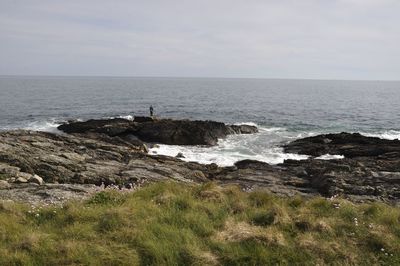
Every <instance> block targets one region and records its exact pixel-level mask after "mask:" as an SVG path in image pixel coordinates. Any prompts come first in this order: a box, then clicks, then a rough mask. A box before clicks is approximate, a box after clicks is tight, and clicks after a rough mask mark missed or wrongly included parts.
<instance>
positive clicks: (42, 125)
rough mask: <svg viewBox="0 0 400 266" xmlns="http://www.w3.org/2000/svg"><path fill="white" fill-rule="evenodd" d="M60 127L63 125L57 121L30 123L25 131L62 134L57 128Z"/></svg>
mask: <svg viewBox="0 0 400 266" xmlns="http://www.w3.org/2000/svg"><path fill="white" fill-rule="evenodd" d="M59 125H61V123H60V122H59V121H56V120H48V121H35V122H32V123H29V124H28V125H27V126H26V127H24V128H23V129H26V130H34V131H44V132H51V133H61V131H59V130H58V129H57V127H58V126H59Z"/></svg>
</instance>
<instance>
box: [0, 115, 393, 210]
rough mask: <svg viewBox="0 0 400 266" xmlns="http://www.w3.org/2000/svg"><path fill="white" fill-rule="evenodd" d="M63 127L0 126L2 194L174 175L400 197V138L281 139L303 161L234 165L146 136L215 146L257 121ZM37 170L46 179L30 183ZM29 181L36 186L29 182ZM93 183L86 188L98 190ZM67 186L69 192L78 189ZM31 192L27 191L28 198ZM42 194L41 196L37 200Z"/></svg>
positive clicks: (370, 197) (362, 197)
mask: <svg viewBox="0 0 400 266" xmlns="http://www.w3.org/2000/svg"><path fill="white" fill-rule="evenodd" d="M63 129H64V130H66V131H69V133H66V134H53V133H45V132H34V131H24V130H16V131H5V132H0V144H1V145H2V149H1V151H0V165H1V167H0V174H1V176H2V178H1V179H2V186H3V189H0V195H2V194H3V196H0V197H1V198H3V199H5V198H7V197H10V195H12V194H13V193H10V191H12V190H13V189H19V190H21V191H28V192H27V193H28V194H27V195H31V194H32V193H33V194H35V193H36V194H40V193H42V192H43V190H45V191H46V190H47V191H48V192H46V193H47V197H48V198H47V201H48V202H50V201H57V199H56V196H55V195H52V193H51V191H52V190H51V189H50V187H51V184H57V186H58V189H60V188H62V186H64V184H67V185H71V186H75V185H76V186H81V187H79V189H77V191H79V193H81V194H82V195H85V193H86V190H85V189H86V188H85V186H86V185H95V186H100V185H102V184H103V185H105V186H118V187H119V188H125V189H130V188H133V187H136V185H137V184H139V183H141V184H145V183H152V182H158V181H160V180H170V179H172V180H176V181H179V182H184V183H204V182H210V181H213V182H216V183H217V184H220V185H228V184H236V185H239V186H240V187H241V188H242V189H243V190H247V191H253V190H264V191H269V192H272V193H275V194H278V195H284V196H294V195H301V196H306V197H309V196H315V195H319V196H324V197H332V196H338V195H340V196H341V197H344V198H347V199H350V200H352V201H356V202H365V201H384V202H390V203H394V204H399V200H400V193H399V191H400V187H399V186H400V182H398V181H399V180H400V174H399V172H398V170H397V169H399V164H400V161H399V160H398V159H396V158H397V157H396V156H397V154H398V153H399V152H400V142H399V141H396V140H380V139H378V138H373V137H365V136H362V135H359V134H349V133H340V134H330V135H319V136H315V137H309V138H305V139H300V140H295V141H293V142H291V143H289V144H287V145H283V146H282V149H284V150H285V152H290V153H293V154H303V155H304V156H306V157H305V158H307V159H304V160H291V159H288V160H285V161H284V162H283V163H279V164H276V165H270V164H268V163H265V162H260V161H255V160H242V161H238V162H236V163H235V164H234V165H233V166H226V167H221V166H218V165H216V164H200V163H196V162H186V161H183V160H181V159H179V158H175V157H169V156H163V155H153V154H151V153H148V150H149V149H148V147H147V146H148V145H149V142H147V144H146V143H145V142H143V141H142V140H147V141H148V140H149V139H150V140H154V141H153V142H152V144H150V145H154V144H156V145H157V144H165V143H187V144H192V143H196V144H198V143H204V144H207V145H208V146H212V145H216V143H217V141H218V139H221V138H224V137H226V136H228V135H230V134H240V133H245V134H249V136H251V134H255V133H256V132H257V129H256V128H254V127H252V126H233V127H232V126H227V125H225V124H223V123H217V122H212V121H189V120H171V119H159V120H158V119H156V120H154V119H150V118H144V117H140V118H137V119H136V122H135V120H133V121H132V120H126V119H110V120H89V121H84V122H71V123H69V124H65V125H64V126H60V130H63ZM171 129H173V130H171ZM192 132H196V135H193V133H192ZM326 154H331V155H336V154H337V155H342V157H335V156H332V157H328V158H325V159H330V160H322V159H321V156H324V155H326ZM343 155H344V156H343ZM183 156H185V155H184V154H182V155H181V156H180V157H183ZM33 176H38V177H39V178H40V179H42V181H43V183H44V184H47V185H43V184H40V182H36V183H35V182H29V180H30V179H31V178H32V177H33ZM38 183H39V184H38ZM29 184H31V185H32V186H36V187H35V188H38V189H28V188H29ZM41 185H42V186H41ZM46 186H48V187H49V189H46ZM24 187H26V189H25V190H24ZM89 187H90V186H89ZM89 187H88V188H87V190H88V191H89V190H92V188H90V189H89ZM39 188H40V189H39ZM61 190H62V189H61ZM65 190H66V191H68V193H70V191H71V190H73V189H70V188H66V189H65ZM2 191H3V193H1V192H2ZM4 191H6V192H7V193H5V192H4ZM29 191H31V192H29ZM37 191H39V192H40V191H41V192H40V193H39V192H37ZM54 191H56V190H54ZM29 193H30V194H29ZM46 193H44V194H46ZM57 193H58V192H57ZM68 193H65V194H66V195H67V194H68ZM19 194H20V195H21V193H19ZM53 194H54V193H53ZM86 194H87V195H89V194H90V193H89V192H87V193H86ZM49 195H50V196H49ZM65 197H67V196H65ZM29 198H30V196H27V200H26V201H29V200H28V199H29ZM33 198H35V197H33ZM41 200H42V199H40V197H39V198H38V201H41ZM44 201H46V199H45V200H44Z"/></svg>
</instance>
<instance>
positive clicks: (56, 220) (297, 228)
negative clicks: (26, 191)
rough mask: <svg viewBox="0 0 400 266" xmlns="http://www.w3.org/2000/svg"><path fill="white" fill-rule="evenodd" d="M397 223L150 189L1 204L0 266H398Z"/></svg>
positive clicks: (265, 197)
mask: <svg viewBox="0 0 400 266" xmlns="http://www.w3.org/2000/svg"><path fill="white" fill-rule="evenodd" d="M339 204H340V206H339ZM335 206H336V207H335ZM338 206H339V207H338ZM355 218H357V219H356V220H357V221H356V220H355ZM399 223H400V210H399V208H394V207H390V206H387V205H384V204H377V203H375V204H365V205H354V204H352V203H350V202H347V201H344V200H333V201H331V200H327V199H323V198H314V199H311V200H304V199H301V198H291V199H289V198H279V197H276V196H273V195H269V194H266V193H261V192H253V193H244V192H241V191H240V190H239V189H238V188H236V187H229V188H223V189H222V188H219V187H216V186H214V185H213V184H206V185H203V186H193V187H189V186H187V185H182V184H177V183H172V182H168V183H158V184H153V185H150V186H148V187H146V188H143V189H141V190H139V191H137V192H134V193H125V194H121V193H116V192H101V193H99V194H96V195H95V196H94V197H93V198H92V199H91V200H90V201H88V202H84V203H79V202H70V203H69V204H67V205H66V206H64V207H62V208H61V207H58V208H56V207H46V208H42V209H39V210H33V211H32V209H31V207H30V206H27V205H17V204H13V203H6V202H3V203H0V265H66V264H67V265H70V264H76V265H81V264H84V265H87V264H90V265H98V264H103V265H135V264H144V265H149V264H154V265H177V264H194V265H210V264H211V265H212V264H225V265H244V264H249V265H268V264H274V265H276V264H290V265H293V264H302V265H304V264H320V265H321V264H336V265H345V264H369V265H371V264H387V265H399V264H400V224H399Z"/></svg>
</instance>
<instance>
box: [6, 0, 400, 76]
mask: <svg viewBox="0 0 400 266" xmlns="http://www.w3.org/2000/svg"><path fill="white" fill-rule="evenodd" d="M0 75H95V76H97V75H106V76H178V77H180V76H183V77H185V76H190V77H259V78H315V79H379V80H382V79H392V80H393V79H394V80H400V1H399V0H319V1H317V0H293V1H289V0H280V1H279V0H275V1H273V0H260V1H258V0H253V1H252V0H247V1H244V0H243V1H235V0H194V1H190V0H186V1H183V0H182V1H176V0H159V1H152V0H146V1H134V0H131V1H117V0H115V1H110V0H93V1H86V0H76V1H75V0H68V1H61V0H60V1H58V0H41V1H33V0H30V1H28V0H27V1H19V0H9V1H8V0H0Z"/></svg>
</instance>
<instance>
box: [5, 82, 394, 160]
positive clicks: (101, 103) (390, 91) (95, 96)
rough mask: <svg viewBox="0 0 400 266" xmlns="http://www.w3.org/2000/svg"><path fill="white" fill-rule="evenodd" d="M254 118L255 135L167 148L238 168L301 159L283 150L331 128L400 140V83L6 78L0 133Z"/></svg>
mask: <svg viewBox="0 0 400 266" xmlns="http://www.w3.org/2000/svg"><path fill="white" fill-rule="evenodd" d="M150 105H153V106H154V109H155V113H156V115H157V116H160V117H171V118H188V119H202V120H207V119H209V120H216V121H221V122H226V123H252V124H256V125H257V126H258V127H259V128H260V133H258V134H256V135H248V136H245V135H238V136H230V137H229V138H228V139H226V140H222V141H220V142H219V145H218V146H216V147H211V148H209V147H181V146H168V145H161V146H160V148H157V149H155V150H152V152H157V153H159V154H160V153H161V154H167V155H173V156H175V155H176V154H177V153H178V152H182V153H183V154H184V155H185V156H186V160H194V161H199V162H204V163H211V162H215V163H218V164H220V165H231V164H232V163H233V162H235V161H237V160H240V159H246V158H249V159H257V160H262V161H266V162H269V163H279V162H282V161H283V159H286V158H294V159H300V158H304V157H302V156H298V155H293V154H284V153H283V152H282V150H281V149H280V148H279V145H281V144H282V143H285V142H288V141H290V140H293V139H296V138H300V137H305V136H310V135H315V134H318V133H327V132H341V131H349V132H361V133H364V134H366V135H371V136H379V137H382V138H388V139H395V138H400V82H394V81H393V82H387V81H386V82H383V81H320V80H318V81H317V80H268V79H212V78H210V79H201V78H109V77H100V78H99V77H68V78H65V77H0V130H7V129H16V128H26V129H34V130H44V131H55V128H56V126H57V125H58V124H59V123H61V122H63V121H66V120H68V119H77V118H79V119H89V118H104V117H128V118H129V117H132V116H133V115H147V114H148V108H149V106H150ZM327 158H329V157H327Z"/></svg>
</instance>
